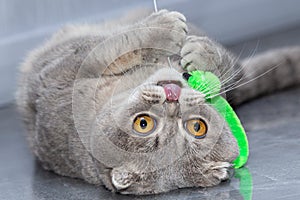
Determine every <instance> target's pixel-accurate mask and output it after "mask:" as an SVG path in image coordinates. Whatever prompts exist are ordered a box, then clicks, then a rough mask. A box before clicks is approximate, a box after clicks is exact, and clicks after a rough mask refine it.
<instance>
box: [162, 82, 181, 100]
mask: <svg viewBox="0 0 300 200" xmlns="http://www.w3.org/2000/svg"><path fill="white" fill-rule="evenodd" d="M164 90H165V93H166V97H167V100H168V101H177V100H178V99H179V96H180V92H181V88H180V87H179V86H178V85H176V84H173V83H170V84H166V85H164Z"/></svg>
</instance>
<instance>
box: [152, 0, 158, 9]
mask: <svg viewBox="0 0 300 200" xmlns="http://www.w3.org/2000/svg"><path fill="white" fill-rule="evenodd" d="M153 4H154V12H157V4H156V0H153Z"/></svg>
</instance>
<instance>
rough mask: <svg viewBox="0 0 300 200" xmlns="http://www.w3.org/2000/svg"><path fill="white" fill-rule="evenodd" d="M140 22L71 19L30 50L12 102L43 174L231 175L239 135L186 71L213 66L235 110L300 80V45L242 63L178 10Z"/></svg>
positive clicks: (100, 179) (215, 179)
mask: <svg viewBox="0 0 300 200" xmlns="http://www.w3.org/2000/svg"><path fill="white" fill-rule="evenodd" d="M139 18H141V17H140V16H139V17H135V18H131V19H130V20H122V21H120V22H111V23H107V24H105V25H101V26H100V25H99V26H98V25H82V26H69V27H67V28H64V29H62V30H61V31H60V32H58V33H57V34H55V35H54V36H53V37H52V38H51V39H50V40H49V41H47V42H46V44H44V45H43V46H42V47H40V48H38V49H36V50H35V51H33V52H32V53H31V54H30V55H29V56H28V58H27V59H26V61H25V62H24V63H23V65H22V67H21V72H20V81H19V87H18V92H17V103H18V107H19V109H20V111H21V114H22V116H23V119H24V122H25V124H26V126H27V129H28V141H29V144H30V146H31V148H32V150H33V152H34V154H35V155H36V156H37V158H38V160H40V162H41V164H42V166H43V167H44V168H45V169H47V170H51V171H54V172H56V173H58V174H60V175H63V176H69V177H74V178H75V177H76V178H81V179H84V180H85V181H87V182H89V183H92V184H98V185H104V186H105V187H107V188H108V189H110V190H112V191H116V192H120V193H122V194H155V193H161V192H167V191H170V190H174V189H177V188H185V187H208V186H214V185H217V184H219V183H220V182H221V181H223V180H227V179H228V178H229V170H230V169H231V168H232V165H231V162H232V161H233V160H234V159H235V158H236V157H237V156H238V155H239V149H238V146H237V142H236V140H235V138H234V137H233V135H232V133H231V132H230V129H229V127H228V125H227V124H226V122H225V121H224V119H223V118H222V116H220V114H218V113H217V112H216V111H215V109H214V108H213V107H212V106H210V105H209V104H207V103H206V102H205V99H204V95H203V94H202V93H200V92H198V91H195V90H193V89H191V88H190V87H189V86H188V85H187V83H186V80H184V78H183V77H182V73H183V72H185V71H192V70H195V69H200V70H205V71H211V72H213V73H214V74H216V75H217V76H218V77H219V78H220V80H221V82H222V90H221V92H220V95H223V96H227V97H228V98H230V100H231V103H232V105H234V106H236V105H239V104H241V103H243V102H245V101H247V100H249V99H252V98H255V97H257V96H259V95H263V94H266V93H270V92H273V91H275V90H280V89H284V88H287V87H290V86H293V85H296V84H299V83H300V48H299V47H294V48H286V49H279V50H274V51H271V52H267V53H264V54H262V55H259V56H256V57H254V58H251V59H250V60H244V61H239V62H238V61H237V59H236V58H235V57H234V56H233V55H232V54H231V53H229V52H228V51H227V50H226V49H225V48H223V47H222V46H221V45H219V44H218V43H216V42H214V41H212V40H211V39H209V38H208V37H206V36H205V35H203V34H199V35H198V36H195V35H188V34H187V33H188V27H187V24H186V19H185V17H184V16H183V15H182V14H180V13H178V12H169V11H167V10H161V11H159V12H157V13H152V14H151V15H150V16H146V17H144V18H143V19H141V20H138V19H139ZM168 57H169V58H170V63H168ZM268 70H270V72H269V73H266V74H265V75H264V76H260V75H261V74H263V73H264V72H266V71H268Z"/></svg>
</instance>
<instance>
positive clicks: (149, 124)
mask: <svg viewBox="0 0 300 200" xmlns="http://www.w3.org/2000/svg"><path fill="white" fill-rule="evenodd" d="M155 126H156V122H155V120H154V119H153V118H152V117H150V116H149V115H139V116H137V117H136V118H135V120H134V123H133V129H134V130H135V131H136V132H138V133H141V134H148V133H151V132H152V131H153V130H154V128H155Z"/></svg>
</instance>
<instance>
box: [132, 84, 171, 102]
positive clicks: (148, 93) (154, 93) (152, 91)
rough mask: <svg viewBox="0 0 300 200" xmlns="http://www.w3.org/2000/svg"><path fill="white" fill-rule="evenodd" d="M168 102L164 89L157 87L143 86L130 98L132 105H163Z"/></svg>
mask: <svg viewBox="0 0 300 200" xmlns="http://www.w3.org/2000/svg"><path fill="white" fill-rule="evenodd" d="M165 100H166V95H165V92H164V89H163V88H162V87H160V86H156V85H141V86H140V87H138V88H136V89H135V91H134V92H133V93H132V95H131V96H130V98H129V102H131V103H135V102H136V103H140V102H144V103H146V104H162V103H163V102H165Z"/></svg>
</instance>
